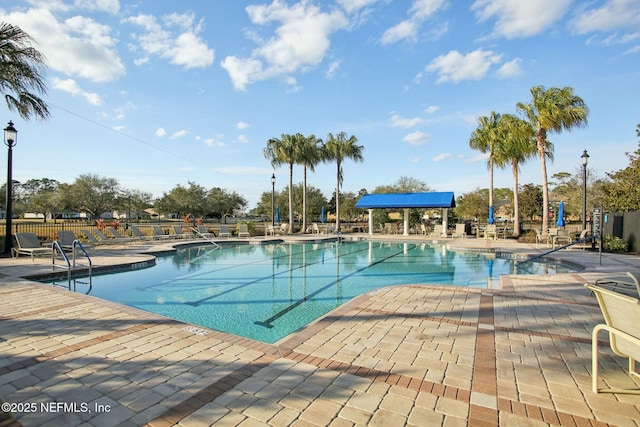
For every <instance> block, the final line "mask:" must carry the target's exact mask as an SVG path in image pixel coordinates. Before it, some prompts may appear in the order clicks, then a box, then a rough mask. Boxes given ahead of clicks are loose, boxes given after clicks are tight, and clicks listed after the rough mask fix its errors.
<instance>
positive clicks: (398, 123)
mask: <svg viewBox="0 0 640 427" xmlns="http://www.w3.org/2000/svg"><path fill="white" fill-rule="evenodd" d="M420 123H422V119H421V118H420V117H413V118H406V117H402V116H400V115H398V114H394V115H392V116H391V126H393V127H403V128H410V127H413V126H416V125H418V124H420Z"/></svg>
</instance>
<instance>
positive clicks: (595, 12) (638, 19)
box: [571, 0, 640, 34]
mask: <svg viewBox="0 0 640 427" xmlns="http://www.w3.org/2000/svg"><path fill="white" fill-rule="evenodd" d="M571 24H572V28H573V29H574V30H575V31H576V32H577V33H579V34H585V33H589V32H594V31H610V30H615V29H620V28H627V27H631V28H638V27H639V26H640V5H639V4H638V0H607V1H605V4H604V5H602V6H600V7H595V8H591V9H589V8H585V9H584V10H583V11H582V12H581V13H579V14H578V16H577V17H576V18H575V19H574V20H573V21H572V23H571Z"/></svg>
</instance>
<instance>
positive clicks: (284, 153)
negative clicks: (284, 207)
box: [262, 133, 301, 233]
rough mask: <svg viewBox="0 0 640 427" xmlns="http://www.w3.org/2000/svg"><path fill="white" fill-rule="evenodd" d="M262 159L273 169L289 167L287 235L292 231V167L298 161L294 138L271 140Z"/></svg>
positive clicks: (286, 136)
mask: <svg viewBox="0 0 640 427" xmlns="http://www.w3.org/2000/svg"><path fill="white" fill-rule="evenodd" d="M262 153H263V154H264V157H265V158H266V159H267V160H269V161H271V166H273V167H274V168H275V167H276V166H280V165H283V164H287V165H289V233H291V232H292V231H293V191H292V188H293V165H294V164H296V162H298V159H300V157H301V156H300V154H299V144H297V142H296V138H294V137H293V136H291V135H288V134H284V133H283V134H282V135H281V136H280V139H278V138H271V139H270V140H269V141H267V146H266V147H265V148H264V149H263V150H262Z"/></svg>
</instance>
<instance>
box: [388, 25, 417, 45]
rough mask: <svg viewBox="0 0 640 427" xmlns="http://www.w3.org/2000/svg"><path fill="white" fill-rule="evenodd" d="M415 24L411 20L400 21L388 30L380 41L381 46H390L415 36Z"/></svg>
mask: <svg viewBox="0 0 640 427" xmlns="http://www.w3.org/2000/svg"><path fill="white" fill-rule="evenodd" d="M416 28H417V26H416V23H415V22H413V21H411V20H406V21H402V22H400V23H398V24H396V25H394V26H393V27H391V28H388V29H387V30H386V31H385V32H384V34H382V37H381V39H380V42H381V43H382V44H392V43H396V42H399V41H400V40H404V39H408V38H413V37H414V36H415V34H416Z"/></svg>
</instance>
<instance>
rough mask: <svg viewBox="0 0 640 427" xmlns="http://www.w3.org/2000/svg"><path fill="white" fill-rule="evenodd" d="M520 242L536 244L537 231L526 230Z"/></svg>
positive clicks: (519, 239)
mask: <svg viewBox="0 0 640 427" xmlns="http://www.w3.org/2000/svg"><path fill="white" fill-rule="evenodd" d="M518 242H520V243H535V242H536V231H535V230H525V231H524V232H523V233H522V234H521V235H520V237H519V238H518Z"/></svg>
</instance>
